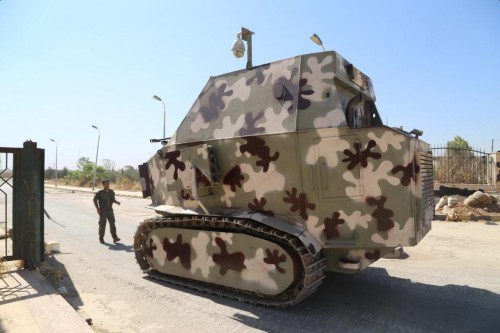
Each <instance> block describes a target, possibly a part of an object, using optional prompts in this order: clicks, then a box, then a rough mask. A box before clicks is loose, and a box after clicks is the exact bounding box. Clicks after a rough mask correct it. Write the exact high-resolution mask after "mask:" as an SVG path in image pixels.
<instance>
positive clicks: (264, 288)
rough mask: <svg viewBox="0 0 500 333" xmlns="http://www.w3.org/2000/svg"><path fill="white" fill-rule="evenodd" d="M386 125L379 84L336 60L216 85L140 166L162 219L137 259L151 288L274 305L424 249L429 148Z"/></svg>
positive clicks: (299, 61) (283, 65)
mask: <svg viewBox="0 0 500 333" xmlns="http://www.w3.org/2000/svg"><path fill="white" fill-rule="evenodd" d="M420 134H421V133H420V132H419V131H412V132H410V133H408V132H405V131H403V130H402V129H399V128H391V127H388V126H385V125H383V123H382V121H381V117H380V115H379V113H378V111H377V108H376V106H375V93H374V90H373V87H372V82H371V79H370V78H369V77H368V76H366V75H365V74H363V73H362V72H361V71H360V70H358V69H357V68H356V67H355V66H353V65H352V64H351V63H349V62H348V61H347V60H346V59H344V58H343V57H342V56H340V55H339V54H338V53H336V52H321V53H314V54H307V55H300V56H296V57H293V58H290V59H286V60H281V61H276V62H272V63H269V64H265V65H261V66H256V67H252V68H249V69H244V70H240V71H236V72H232V73H228V74H223V75H220V76H215V77H211V78H210V79H209V80H208V82H207V84H206V86H205V87H204V89H203V90H202V92H201V93H200V95H199V97H198V98H197V100H196V101H195V103H194V105H193V106H192V107H191V109H190V110H189V112H188V113H187V115H186V117H185V119H184V120H183V121H182V123H181V124H180V126H179V128H178V129H177V131H176V132H175V134H174V135H173V136H172V137H171V138H170V139H169V140H168V142H164V145H163V146H162V148H161V149H160V150H159V151H158V152H157V153H156V154H155V156H153V157H152V158H151V159H150V160H149V161H148V162H147V163H144V164H143V165H141V166H139V170H140V175H141V184H142V189H143V195H144V197H149V196H150V197H151V199H152V204H151V205H150V206H149V208H151V209H154V210H155V211H156V212H157V213H159V214H160V215H159V216H158V217H156V218H152V219H148V220H146V221H144V222H142V223H141V224H140V225H139V226H138V229H137V232H136V234H135V237H134V245H135V256H136V259H137V262H138V264H139V266H140V268H141V269H142V270H143V271H144V272H145V273H146V274H148V275H149V276H150V277H152V278H155V279H159V280H162V281H167V282H170V283H174V284H176V285H182V286H185V287H189V288H193V289H196V290H200V291H204V292H208V293H211V294H216V295H220V296H223V297H228V298H232V299H237V300H240V301H244V302H250V303H253V304H260V305H270V306H278V307H282V306H288V305H293V304H295V303H297V302H299V301H300V300H302V299H304V298H305V297H307V296H309V295H310V294H311V293H313V292H314V291H315V290H316V289H317V288H318V286H319V285H320V284H321V283H322V280H323V277H324V275H325V273H326V272H328V271H338V272H344V273H356V272H359V271H361V270H363V269H364V268H366V267H368V266H369V265H370V264H372V263H374V262H375V261H377V260H378V259H379V258H382V257H383V256H384V255H386V254H388V253H390V252H391V251H393V250H394V249H395V248H397V247H400V246H413V245H416V244H417V243H418V242H419V241H420V240H421V239H422V238H423V237H424V236H425V234H426V233H427V232H428V231H429V230H430V228H431V220H432V216H433V187H432V156H431V153H430V151H429V145H428V144H427V143H425V142H424V141H421V140H420V139H418V135H420Z"/></svg>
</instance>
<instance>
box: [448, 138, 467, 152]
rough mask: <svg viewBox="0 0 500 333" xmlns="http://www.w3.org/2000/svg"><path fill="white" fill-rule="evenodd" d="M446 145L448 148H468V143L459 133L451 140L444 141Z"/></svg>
mask: <svg viewBox="0 0 500 333" xmlns="http://www.w3.org/2000/svg"><path fill="white" fill-rule="evenodd" d="M446 147H448V149H449V148H459V149H470V146H469V143H468V142H467V141H466V140H464V139H463V138H462V137H461V136H460V135H457V136H456V137H454V138H453V140H451V141H448V142H447V143H446Z"/></svg>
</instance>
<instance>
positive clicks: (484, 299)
mask: <svg viewBox="0 0 500 333" xmlns="http://www.w3.org/2000/svg"><path fill="white" fill-rule="evenodd" d="M117 200H119V201H121V203H122V204H121V206H118V207H115V216H116V219H117V229H118V235H119V236H120V237H121V239H122V242H121V243H119V244H112V243H111V237H110V235H109V231H108V234H107V236H106V240H107V244H105V245H102V244H99V242H98V236H97V214H96V212H95V209H94V207H93V204H92V194H91V193H79V192H75V193H72V192H68V191H62V190H55V189H49V188H47V189H46V193H45V208H46V210H47V211H48V213H49V214H50V215H51V217H52V218H53V219H54V220H55V221H57V222H58V223H59V224H56V223H52V222H50V221H48V220H47V219H46V223H45V232H46V235H45V239H46V241H49V240H54V241H57V242H59V243H60V248H61V252H60V253H57V254H54V255H52V256H50V257H49V258H48V260H47V262H46V264H44V265H45V266H46V267H45V268H46V269H49V270H50V269H52V271H57V272H61V273H62V276H64V278H63V279H61V280H58V281H52V282H53V283H54V284H55V286H56V287H58V286H60V285H64V286H65V287H66V288H67V289H68V294H67V295H65V296H64V297H65V299H66V300H67V301H68V302H69V303H70V304H71V305H72V306H73V307H74V308H75V310H76V311H78V313H79V314H80V315H81V317H83V318H92V321H93V326H92V328H93V329H94V330H95V331H97V332H166V331H176V332H221V331H224V332H262V331H264V332H334V331H345V332H499V331H500V319H499V317H500V316H499V315H498V314H499V313H500V278H499V277H500V242H498V239H500V224H498V223H497V222H484V221H483V222H469V223H463V222H458V223H447V222H434V223H433V229H432V230H431V232H430V233H429V234H428V235H427V236H426V237H425V238H424V240H423V241H422V242H421V243H420V244H419V245H418V246H417V247H414V248H405V249H404V250H405V252H406V253H407V254H408V257H407V258H406V259H402V260H400V259H381V260H379V261H378V262H377V263H376V264H374V265H373V266H371V267H370V268H368V269H366V270H364V271H363V272H361V273H359V274H357V275H354V276H349V275H341V274H329V275H328V276H327V277H326V279H325V283H324V284H323V286H321V287H320V289H319V291H318V292H317V293H315V294H313V295H312V296H311V297H309V298H308V299H306V300H305V301H303V302H301V303H299V304H298V305H296V306H294V307H292V308H288V309H280V310H276V309H268V308H263V307H255V306H251V305H247V304H241V303H238V302H235V301H230V300H225V299H220V298H218V297H215V296H208V295H205V294H201V293H199V292H194V291H189V290H186V289H182V288H178V287H172V286H168V285H164V284H162V283H157V282H154V281H151V280H149V279H146V278H145V277H144V275H143V274H142V272H141V271H140V269H139V267H138V265H137V264H136V263H135V260H134V254H133V247H132V239H133V238H132V237H133V234H134V232H135V229H136V226H137V224H138V223H139V222H140V221H142V220H143V219H144V218H146V217H148V216H152V215H154V212H151V211H149V210H147V209H144V208H143V207H144V206H146V205H148V204H149V203H150V202H149V200H146V199H138V198H132V197H124V196H123V197H120V196H118V197H117ZM60 225H64V227H62V226H60Z"/></svg>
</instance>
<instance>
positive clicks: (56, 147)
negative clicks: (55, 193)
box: [50, 139, 57, 187]
mask: <svg viewBox="0 0 500 333" xmlns="http://www.w3.org/2000/svg"><path fill="white" fill-rule="evenodd" d="M50 141H53V142H55V144H56V187H57V141H56V140H54V139H50Z"/></svg>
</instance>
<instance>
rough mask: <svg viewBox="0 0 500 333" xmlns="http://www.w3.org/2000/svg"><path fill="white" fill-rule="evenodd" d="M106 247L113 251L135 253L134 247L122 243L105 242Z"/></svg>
mask: <svg viewBox="0 0 500 333" xmlns="http://www.w3.org/2000/svg"><path fill="white" fill-rule="evenodd" d="M104 245H106V246H107V247H108V249H110V250H113V251H125V252H134V247H133V246H131V245H125V244H122V243H108V242H106V241H105V242H104Z"/></svg>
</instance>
